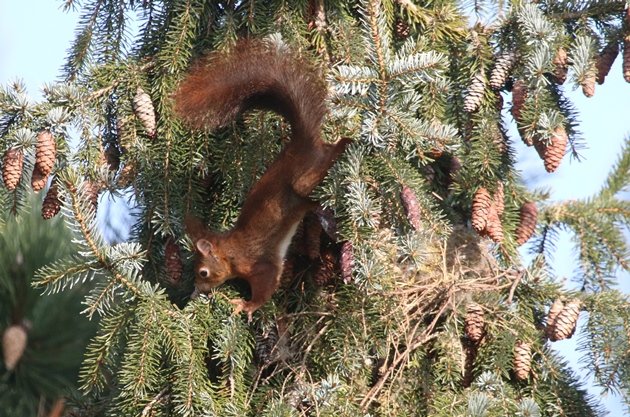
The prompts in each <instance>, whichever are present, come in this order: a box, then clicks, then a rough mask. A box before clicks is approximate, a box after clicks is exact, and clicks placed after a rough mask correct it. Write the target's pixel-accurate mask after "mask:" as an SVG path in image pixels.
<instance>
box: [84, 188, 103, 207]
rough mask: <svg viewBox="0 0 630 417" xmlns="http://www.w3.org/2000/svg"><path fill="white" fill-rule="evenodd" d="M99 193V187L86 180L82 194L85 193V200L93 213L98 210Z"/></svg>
mask: <svg viewBox="0 0 630 417" xmlns="http://www.w3.org/2000/svg"><path fill="white" fill-rule="evenodd" d="M100 191H101V187H100V186H99V185H98V183H97V182H96V181H92V180H87V181H85V183H84V185H83V192H84V193H85V194H84V195H85V199H86V200H87V201H89V202H90V203H91V205H92V208H93V209H94V211H96V210H97V209H98V194H99V193H100Z"/></svg>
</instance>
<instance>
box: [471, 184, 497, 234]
mask: <svg viewBox="0 0 630 417" xmlns="http://www.w3.org/2000/svg"><path fill="white" fill-rule="evenodd" d="M491 205H492V197H490V193H489V192H488V190H486V189H485V188H483V187H480V188H479V189H478V190H477V192H476V193H475V195H474V197H473V201H472V216H471V221H472V227H473V229H475V230H476V231H478V232H481V231H482V230H484V229H485V228H486V224H487V222H488V214H489V212H490V206H491Z"/></svg>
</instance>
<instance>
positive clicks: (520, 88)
mask: <svg viewBox="0 0 630 417" xmlns="http://www.w3.org/2000/svg"><path fill="white" fill-rule="evenodd" d="M525 100H527V86H526V85H525V83H524V82H523V81H521V80H517V81H516V82H515V83H514V86H513V87H512V109H511V111H512V116H513V117H514V120H516V121H517V122H519V121H520V120H521V112H522V111H523V105H524V104H525Z"/></svg>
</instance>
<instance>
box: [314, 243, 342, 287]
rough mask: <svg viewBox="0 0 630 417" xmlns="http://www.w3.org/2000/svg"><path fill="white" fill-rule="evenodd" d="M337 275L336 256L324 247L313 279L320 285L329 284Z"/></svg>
mask: <svg viewBox="0 0 630 417" xmlns="http://www.w3.org/2000/svg"><path fill="white" fill-rule="evenodd" d="M336 276H337V256H336V255H335V253H334V252H333V251H332V250H330V249H326V250H324V251H323V252H322V256H321V260H320V263H319V267H318V268H317V272H315V276H314V277H313V280H314V281H315V284H317V285H318V286H320V287H323V286H325V285H328V284H330V283H331V282H333V281H334V279H335V277H336Z"/></svg>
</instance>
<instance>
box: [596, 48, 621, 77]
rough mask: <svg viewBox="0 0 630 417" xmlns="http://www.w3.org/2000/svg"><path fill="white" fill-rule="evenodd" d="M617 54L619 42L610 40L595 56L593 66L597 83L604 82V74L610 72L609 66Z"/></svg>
mask: <svg viewBox="0 0 630 417" xmlns="http://www.w3.org/2000/svg"><path fill="white" fill-rule="evenodd" d="M618 54H619V44H618V43H617V42H611V43H609V44H608V45H606V47H605V48H604V50H603V51H602V52H601V53H600V54H599V56H598V57H597V61H596V63H595V66H596V67H597V84H599V85H601V84H604V80H605V79H606V76H607V75H608V73H609V72H610V68H611V67H612V64H613V62H615V58H617V55H618Z"/></svg>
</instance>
